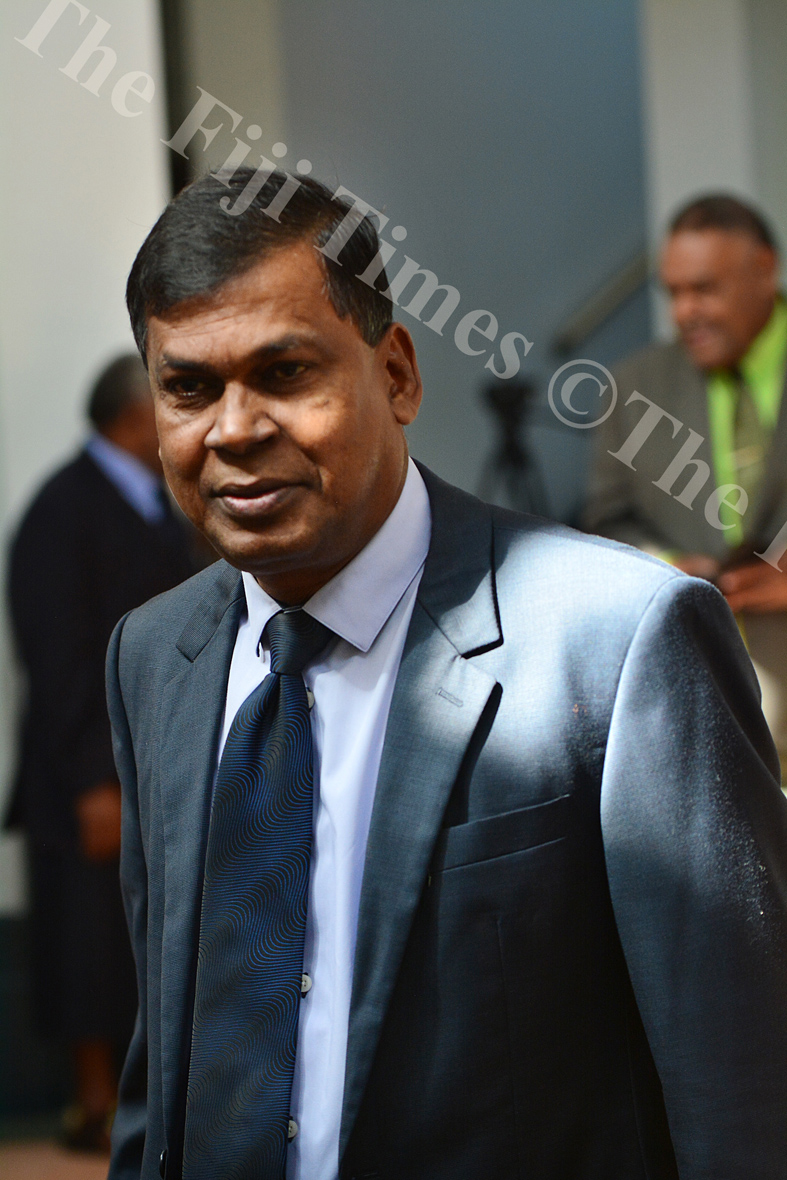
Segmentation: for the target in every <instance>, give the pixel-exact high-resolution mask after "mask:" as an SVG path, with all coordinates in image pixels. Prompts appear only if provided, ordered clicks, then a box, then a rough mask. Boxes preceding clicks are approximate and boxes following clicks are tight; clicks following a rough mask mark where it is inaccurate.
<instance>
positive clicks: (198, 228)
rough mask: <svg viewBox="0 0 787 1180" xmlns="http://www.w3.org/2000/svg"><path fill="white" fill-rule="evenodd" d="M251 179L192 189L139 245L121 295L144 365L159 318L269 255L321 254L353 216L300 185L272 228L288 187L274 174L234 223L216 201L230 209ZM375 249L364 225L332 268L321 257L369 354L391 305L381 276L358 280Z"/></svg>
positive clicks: (336, 300) (336, 298)
mask: <svg viewBox="0 0 787 1180" xmlns="http://www.w3.org/2000/svg"><path fill="white" fill-rule="evenodd" d="M253 176H254V169H253V168H238V169H237V171H236V172H234V173H233V174H232V175H231V176H226V175H225V176H222V175H221V174H220V173H219V174H218V175H209V176H203V177H201V178H200V179H199V180H196V181H194V183H193V184H190V185H189V186H188V187H187V188H185V189H183V190H182V191H181V192H180V193H178V195H177V196H176V197H175V198H174V199H173V200H172V201H170V203H169V204H168V205H167V207H166V209H165V210H164V212H163V213H162V214H161V216H160V217H159V219H158V221H157V222H156V224H155V225H154V226H153V229H152V230H151V231H150V233H149V234H148V236H147V238H146V239H145V241H144V242H143V244H142V248H141V249H140V251H139V253H138V254H137V257H136V259H135V260H134V265H133V266H132V268H131V273H130V275H129V278H128V286H127V288H126V303H127V304H128V310H129V315H130V316H131V327H132V329H133V332H134V339H135V340H136V342H137V346H138V348H139V351H140V353H141V354H142V356H143V358H144V357H145V344H146V338H147V321H148V319H149V317H150V316H160V315H164V314H166V312H168V311H170V310H171V309H172V308H173V307H176V306H177V305H178V304H179V303H183V302H184V301H185V300H187V299H193V298H195V297H198V296H203V295H207V294H208V293H210V292H212V291H215V290H217V288H219V287H221V286H222V285H223V284H224V283H226V282H227V281H228V280H229V279H232V278H235V277H237V276H238V275H241V274H242V273H243V272H244V271H246V270H248V269H249V268H250V267H252V266H253V265H254V264H255V263H256V262H258V261H260V260H261V259H263V258H265V257H266V255H267V254H269V253H270V252H271V251H272V250H276V249H281V248H282V247H285V246H290V245H293V244H294V243H296V242H298V241H300V240H303V239H304V238H311V240H312V241H313V243H314V245H315V246H324V245H325V244H326V242H327V241H328V240H329V238H330V237H331V235H332V234H333V233H334V231H335V230H336V229H337V227H338V226H339V225H340V223H341V222H342V221H343V219H344V217H345V216H346V214H347V213H348V211H349V210H350V209H351V208H352V206H350V205H348V204H346V203H345V202H344V201H341V200H338V199H337V198H336V197H334V196H333V194H332V193H331V191H330V189H328V188H326V187H325V185H323V184H320V182H319V181H317V180H313V179H311V178H310V177H305V178H303V179H301V180H300V184H299V187H298V189H297V190H296V191H295V192H294V194H293V195H292V196H291V197H290V198H289V200H288V201H287V203H286V205H285V208H284V210H283V211H282V212H281V213H280V214H279V217H280V220H278V221H277V220H275V219H274V217H272V216H270V215H268V214H267V213H266V209H267V207H268V205H270V203H271V201H272V200H273V199H274V197H275V196H276V194H277V192H278V191H279V189H280V188H281V187H282V185H283V184H284V183H285V181H286V180H287V176H286V174H285V173H283V172H278V171H277V172H273V173H272V174H271V175H270V177H269V178H268V179H267V180H266V182H265V184H264V185H263V186H262V188H261V189H260V191H259V192H258V193H257V194H256V196H255V197H254V199H253V200H252V202H251V204H250V205H249V207H248V209H246V210H244V212H243V213H241V214H239V215H238V216H234V215H232V214H230V213H228V212H226V211H225V209H224V208H222V205H221V203H220V198H221V197H222V194H224V198H225V203H227V202H229V206H228V207H229V208H232V205H233V203H234V201H235V200H236V199H237V197H238V196H239V194H240V193H241V192H242V191H243V189H244V188H245V187H246V185H247V184H248V183H249V181H250V180H251V178H252V177H253ZM290 183H292V181H290ZM350 224H351V223H350ZM378 249H379V245H378V241H377V231H376V230H375V227H374V224H373V223H372V221H371V220H370V219H369V218H368V217H365V218H364V219H363V220H362V221H361V222H360V224H358V226H357V229H356V230H355V232H354V233H352V234H351V236H350V238H349V240H348V241H347V243H346V244H345V245H344V247H343V249H342V251H341V253H340V255H339V259H340V261H339V262H338V263H337V262H334V261H333V260H332V259H329V258H326V257H325V256H324V255H320V256H319V257H320V258H321V260H322V262H323V264H324V267H325V274H326V281H327V288H328V296H329V298H330V300H331V303H332V304H333V306H334V308H335V310H336V314H337V315H338V316H340V317H341V318H342V319H343V318H344V317H345V316H348V315H349V316H350V318H351V319H352V321H353V323H354V324H355V325H356V327H357V328H358V331H359V332H360V333H361V336H362V337H363V339H364V340H365V341H366V343H367V344H369V345H372V347H373V346H374V345H376V344H377V343H378V342H379V341H380V339H381V338H382V336H383V334H384V333H385V331H386V330H387V328H388V326H389V325H390V323H391V319H392V316H391V310H392V304H391V300H390V298H389V297H388V296H386V295H383V294H382V290H383V289H385V288H387V286H388V281H387V279H386V276H385V270H384V269H383V270H381V272H380V275H379V276H378V278H377V280H376V282H375V286H374V287H371V286H369V285H368V284H367V283H364V282H361V281H360V280H359V279H358V278H357V277H356V276H357V275H359V274H362V273H363V271H364V270H365V269H366V268H367V266H368V265H369V263H370V262H371V261H372V259H373V258H374V257H375V255H376V254H377V251H378Z"/></svg>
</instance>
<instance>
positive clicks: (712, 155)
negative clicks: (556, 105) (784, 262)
mask: <svg viewBox="0 0 787 1180" xmlns="http://www.w3.org/2000/svg"><path fill="white" fill-rule="evenodd" d="M642 46H643V78H644V95H645V103H644V107H645V127H646V136H645V139H646V144H647V175H648V202H647V204H648V228H649V238H650V243H651V249H652V250H653V253H654V255H655V253H656V252H657V250H658V247H659V244H660V241H661V237H662V234H663V232H664V226H665V224H666V222H667V221H668V219H669V217H670V215H671V214H672V213H673V212H674V211H675V210H676V208H677V207H678V206H679V205H680V204H681V203H682V202H684V201H686V200H688V199H690V198H691V197H692V196H695V195H699V194H700V193H702V192H708V191H710V190H724V191H727V192H734V193H736V194H738V195H739V196H742V197H744V198H750V199H752V200H754V201H755V202H757V203H758V204H759V205H761V207H762V208H763V209H764V211H765V213H766V214H767V215H768V217H769V218H770V220H771V221H772V222H773V223H774V225H775V227H776V229H777V232H778V233H779V234H780V237H781V239H782V242H783V243H785V244H786V245H787V153H786V152H785V137H786V136H787V3H785V0H643V2H642ZM657 314H658V321H659V327H660V330H661V332H662V334H666V333H668V331H669V327H668V323H667V319H666V316H665V314H664V309H663V306H661V305H659V307H658V313H657Z"/></svg>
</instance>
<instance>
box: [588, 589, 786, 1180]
mask: <svg viewBox="0 0 787 1180" xmlns="http://www.w3.org/2000/svg"><path fill="white" fill-rule="evenodd" d="M777 776H778V761H777V758H776V753H775V750H774V748H773V744H772V742H771V739H770V735H769V734H768V731H767V729H766V726H765V722H764V720H763V717H762V713H761V711H760V707H759V690H758V687H757V683H756V679H755V677H754V672H753V670H752V667H751V664H750V662H749V659H748V656H747V654H746V652H745V649H744V647H743V644H742V642H741V639H740V636H739V634H738V630H737V627H736V626H735V623H734V620H733V618H732V616H731V614H730V612H729V610H728V608H727V606H726V604H725V602H724V600H723V599H722V597H721V595H720V594H718V592H717V591H715V590H714V589H713V588H712V587H710V586H708V585H707V584H705V583H702V582H698V581H695V580H694V579H688V578H675V579H671V580H670V581H669V582H668V583H666V584H665V585H664V586H663V587H662V588H661V589H660V590H659V591H658V592H657V593H656V594H655V595H654V598H653V599H652V601H651V603H650V605H649V607H648V609H647V610H646V612H645V613H644V615H643V617H642V619H641V620H640V623H639V626H638V628H637V630H636V633H635V635H634V638H633V641H632V643H631V645H630V648H629V651H628V654H627V657H626V660H625V662H624V665H623V669H622V673H621V677H620V681H619V685H618V691H617V696H616V701H615V706H614V711H613V716H612V722H611V726H610V732H609V743H608V748H607V754H606V759H605V767H604V774H603V781H602V796H601V820H602V830H603V837H604V847H605V856H606V863H607V872H608V877H609V884H610V891H611V896H612V902H613V906H614V910H615V916H616V920H617V925H618V930H619V932H620V938H621V942H622V945H623V950H624V953H625V956H626V961H627V964H628V968H629V972H630V975H631V980H632V983H633V986H634V991H635V994H636V997H637V1003H638V1006H639V1009H640V1013H641V1016H642V1019H643V1023H644V1026H645V1030H646V1033H647V1036H648V1040H649V1043H650V1046H651V1050H652V1053H653V1056H654V1060H655V1062H656V1067H657V1069H658V1072H659V1076H660V1078H661V1083H662V1087H663V1092H664V1099H665V1103H666V1108H667V1114H668V1118H669V1123H670V1130H671V1134H672V1138H673V1142H674V1145H675V1150H676V1155H677V1161H678V1167H679V1172H680V1177H681V1180H720V1178H722V1177H723V1180H752V1177H757V1180H777V1177H778V1178H779V1180H784V1177H785V1176H786V1175H787V802H786V801H785V799H784V797H783V796H782V792H781V790H780V789H779V785H778V778H777Z"/></svg>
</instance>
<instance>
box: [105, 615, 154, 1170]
mask: <svg viewBox="0 0 787 1180" xmlns="http://www.w3.org/2000/svg"><path fill="white" fill-rule="evenodd" d="M127 617H128V616H126V617H125V618H123V619H121V620H120V622H119V623H118V625H117V627H116V628H115V631H114V633H113V635H112V639H111V641H110V645H109V651H108V653H107V701H108V704H109V714H110V718H111V721H112V738H113V743H114V749H115V759H116V762H117V767H118V772H119V775H120V781H121V785H122V788H123V820H122V850H121V856H120V881H121V887H122V891H123V902H124V905H125V908H126V918H127V921H128V926H129V932H130V934H131V945H132V949H133V951H134V961H135V963H136V972H137V992H138V995H139V1009H138V1012H137V1021H136V1025H135V1028H134V1035H133V1037H132V1039H131V1046H130V1048H129V1051H128V1055H127V1057H126V1063H125V1066H124V1068H123V1074H122V1077H121V1079H120V1088H119V1096H118V1108H117V1114H116V1116H115V1122H114V1125H113V1127H112V1162H111V1165H110V1169H109V1178H108V1180H139V1177H140V1175H141V1170H142V1154H143V1150H144V1147H145V1131H146V1126H147V1057H148V1054H147V1032H146V1030H147V1010H146V1009H147V1005H146V996H147V908H148V886H147V865H146V861H145V851H144V847H143V842H142V831H141V827H140V819H139V806H138V799H137V768H136V761H135V758H134V748H133V743H132V740H131V732H130V729H129V724H128V718H127V716H126V709H125V706H124V703H123V694H122V690H121V686H120V674H119V651H120V640H121V635H122V631H123V626H124V624H125V622H126V618H127Z"/></svg>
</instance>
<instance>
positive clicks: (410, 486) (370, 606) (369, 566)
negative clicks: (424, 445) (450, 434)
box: [243, 459, 432, 652]
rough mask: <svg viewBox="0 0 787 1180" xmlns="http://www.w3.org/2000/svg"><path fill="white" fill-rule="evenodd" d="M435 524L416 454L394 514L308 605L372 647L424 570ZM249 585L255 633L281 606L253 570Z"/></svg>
mask: <svg viewBox="0 0 787 1180" xmlns="http://www.w3.org/2000/svg"><path fill="white" fill-rule="evenodd" d="M431 527H432V526H431V513H430V510H429V495H428V493H427V491H426V486H425V485H424V481H423V479H422V478H421V474H420V472H419V471H418V468H417V467H416V466H415V464H414V463H413V461H412V459H410V460H409V462H408V468H407V478H406V480H405V484H404V487H403V488H402V492H401V495H400V496H399V499H398V500H397V502H396V506H395V507H394V509H393V511H392V512H391V514H390V516H389V517H388V519H387V520H386V521H385V522H384V523H383V524H382V525H381V527H380V528H379V529H378V531H377V532H376V533H375V535H374V536H373V537H372V539H371V541H369V542H368V544H367V545H365V547H364V548H363V549H362V550H361V552H360V553H358V554H356V556H355V557H354V558H353V559H352V561H351V562H349V563H348V564H347V565H346V566H345V567H344V569H341V570H339V573H338V574H336V575H335V576H334V577H333V578H331V580H330V582H326V584H325V585H324V586H323V587H321V589H320V590H318V591H317V593H316V594H313V595H312V597H311V598H310V599H309V600H308V602H306V603H304V610H306V611H307V613H308V614H310V615H311V616H312V617H313V618H315V619H317V620H318V621H319V622H321V623H323V624H324V625H325V626H326V627H330V629H331V631H333V632H334V633H335V634H336V635H339V636H341V638H342V639H346V640H347V642H348V643H351V644H352V645H353V647H357V648H358V649H359V650H360V651H363V652H366V651H368V650H369V648H370V647H371V646H372V644H373V643H374V641H375V639H376V638H377V636H378V635H379V633H380V631H382V629H383V627H384V625H385V623H386V622H387V621H388V619H389V617H390V615H391V614H392V612H393V610H394V608H395V607H396V605H397V603H398V602H399V600H400V599H401V597H402V595H403V594H404V592H405V590H406V589H407V587H408V586H409V585H410V583H411V582H412V580H413V578H414V577H415V576H416V574H417V573H419V571H420V570H421V568H422V566H423V564H424V561H425V560H426V555H427V552H428V550H429V541H430V537H431ZM243 589H244V591H245V593H246V607H247V610H248V616H249V624H250V627H251V630H252V633H253V634H255V635H257V636H259V635H261V634H262V632H263V629H264V627H265V624H266V623H267V622H268V620H269V619H270V618H272V617H273V615H274V614H275V613H276V612H277V611H278V610H280V609H281V608H280V606H279V604H278V603H277V602H276V601H275V599H273V598H271V597H270V595H269V594H266V592H265V591H264V590H263V589H262V587H261V586H260V585H259V583H258V582H257V581H256V579H255V578H254V576H253V575H252V574H249V573H244V574H243Z"/></svg>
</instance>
